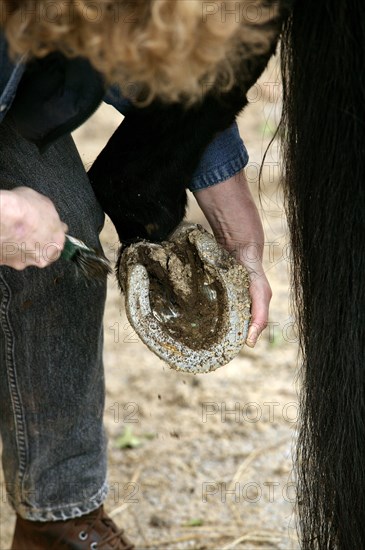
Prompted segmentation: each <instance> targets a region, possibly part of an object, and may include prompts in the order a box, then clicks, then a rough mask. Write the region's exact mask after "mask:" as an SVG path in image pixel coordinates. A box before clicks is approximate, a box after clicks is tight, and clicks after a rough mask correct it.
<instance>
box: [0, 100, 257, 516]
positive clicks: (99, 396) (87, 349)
mask: <svg viewBox="0 0 365 550" xmlns="http://www.w3.org/2000/svg"><path fill="white" fill-rule="evenodd" d="M10 113H11V111H10ZM0 151H1V154H0V188H2V189H9V190H11V189H13V188H14V187H17V186H20V185H25V186H28V187H31V188H33V189H35V190H36V191H38V192H40V193H43V194H44V195H46V196H48V197H49V198H50V199H51V200H52V201H53V202H54V204H55V206H56V208H57V210H58V213H59V215H60V217H61V219H62V220H63V221H64V222H66V223H67V224H68V227H69V233H70V234H71V235H74V236H76V237H78V238H80V239H82V240H83V241H85V242H86V243H87V244H88V245H90V246H92V247H96V248H97V247H100V246H101V245H100V241H99V233H100V231H101V229H102V227H103V224H104V213H103V211H102V209H101V207H100V205H99V204H98V202H97V201H96V199H95V196H94V194H93V191H92V189H91V186H90V184H89V180H88V178H87V175H86V173H85V170H84V168H83V165H82V162H81V159H80V157H79V155H78V152H77V150H76V147H75V145H74V143H73V141H72V139H71V137H70V136H66V137H63V138H61V139H59V140H58V141H57V142H55V144H54V145H52V146H51V147H50V148H49V150H47V152H46V153H43V154H42V155H41V154H39V152H38V149H37V148H36V147H35V146H34V145H32V144H30V143H29V142H27V141H25V140H24V139H23V138H21V137H20V136H19V135H18V134H17V132H16V130H15V129H14V128H13V126H12V123H11V114H10V115H8V116H7V117H6V118H5V120H4V122H3V123H2V124H0ZM246 162H247V154H246V153H245V149H244V146H243V144H242V141H241V140H240V138H239V135H238V132H237V128H236V127H232V128H231V129H230V130H229V131H227V132H225V133H223V134H221V135H220V136H218V137H217V138H216V140H215V141H214V142H213V144H212V145H211V146H210V147H209V149H208V150H207V152H206V154H205V156H204V158H203V160H202V164H201V166H200V167H199V168H198V170H197V172H196V174H195V176H194V179H193V181H192V185H191V189H192V190H198V189H201V188H203V187H205V186H207V185H213V184H215V183H218V182H219V181H223V180H225V179H227V178H228V177H230V176H232V175H234V174H235V173H236V172H237V171H239V170H240V169H242V168H243V166H244V165H245V163H246ZM105 297H106V281H103V283H101V284H92V283H88V282H86V281H85V279H84V278H83V277H82V276H80V275H78V273H77V271H76V268H75V267H74V265H73V264H72V263H70V262H67V261H65V260H62V259H59V260H57V262H54V263H53V264H51V265H50V266H48V267H47V268H46V269H38V268H36V267H28V268H27V269H25V270H24V271H16V270H14V269H12V268H9V267H5V266H0V430H1V436H2V440H3V455H2V462H3V468H4V473H5V480H6V486H7V492H8V495H9V499H10V502H11V504H12V505H13V507H14V509H15V510H16V511H17V512H18V513H19V514H20V515H21V516H23V517H24V518H26V519H30V520H34V521H52V520H60V519H68V518H71V517H76V516H79V515H83V514H86V513H88V512H89V511H91V510H93V509H95V508H98V507H99V506H100V504H101V503H102V502H103V500H104V499H105V496H106V492H107V482H106V463H107V458H106V437H105V432H104V428H103V411H104V373H103V361H102V350H103V323H102V321H103V313H104V306H105Z"/></svg>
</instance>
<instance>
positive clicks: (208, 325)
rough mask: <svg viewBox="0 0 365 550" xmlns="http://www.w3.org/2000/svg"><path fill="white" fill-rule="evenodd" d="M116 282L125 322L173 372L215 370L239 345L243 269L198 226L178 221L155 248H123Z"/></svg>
mask: <svg viewBox="0 0 365 550" xmlns="http://www.w3.org/2000/svg"><path fill="white" fill-rule="evenodd" d="M118 278H119V282H120V285H121V288H123V290H124V292H125V301H126V312H127V316H128V319H129V322H130V323H131V325H132V326H133V328H134V330H135V331H136V333H137V334H138V336H139V337H140V338H141V340H142V341H143V342H144V343H145V344H146V345H147V346H148V347H149V349H150V350H152V351H153V352H154V353H156V355H158V356H159V357H160V358H161V359H163V360H164V361H166V363H168V365H169V366H170V367H172V368H173V369H175V370H179V371H184V372H189V373H194V374H198V373H204V372H209V371H212V370H215V369H217V368H218V367H221V366H223V365H225V364H227V363H228V362H229V361H231V360H232V359H233V358H234V357H235V356H236V355H237V354H238V352H239V351H240V349H241V348H242V346H243V345H244V343H245V340H246V336H247V331H248V325H249V321H250V305H251V302H250V295H249V284H250V281H249V275H248V272H247V270H246V269H245V268H244V267H243V266H242V265H241V264H238V263H237V261H236V260H235V259H234V258H233V257H232V256H231V255H230V254H229V253H228V252H227V251H226V250H224V249H223V248H222V247H221V246H220V245H218V244H217V242H216V241H215V239H214V237H213V236H212V235H211V234H210V233H208V232H207V231H205V230H204V229H203V228H202V227H201V226H199V225H195V224H182V225H180V226H179V227H178V228H177V230H175V232H174V233H173V234H172V235H171V237H170V238H169V240H168V241H164V242H162V243H161V244H154V243H150V242H146V241H142V242H139V243H136V244H133V245H131V246H129V247H128V248H127V249H126V250H125V251H124V252H123V254H122V257H121V260H120V262H119V268H118Z"/></svg>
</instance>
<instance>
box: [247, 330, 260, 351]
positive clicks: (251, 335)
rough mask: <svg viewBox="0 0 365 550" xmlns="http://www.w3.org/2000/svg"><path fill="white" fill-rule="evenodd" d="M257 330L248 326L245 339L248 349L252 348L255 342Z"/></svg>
mask: <svg viewBox="0 0 365 550" xmlns="http://www.w3.org/2000/svg"><path fill="white" fill-rule="evenodd" d="M257 336H258V335H257V329H256V327H254V326H250V328H249V329H248V334H247V338H246V345H247V346H248V347H249V348H254V347H255V345H256V342H257Z"/></svg>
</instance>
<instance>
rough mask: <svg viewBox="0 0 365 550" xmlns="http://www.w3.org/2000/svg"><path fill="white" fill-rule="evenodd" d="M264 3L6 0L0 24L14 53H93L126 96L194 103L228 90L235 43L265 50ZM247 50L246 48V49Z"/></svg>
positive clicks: (248, 0) (95, 62)
mask: <svg viewBox="0 0 365 550" xmlns="http://www.w3.org/2000/svg"><path fill="white" fill-rule="evenodd" d="M274 5H275V3H273V4H272V5H271V6H269V7H268V6H267V4H266V7H264V6H263V5H262V3H261V2H259V1H258V0H241V1H239V2H231V1H227V2H205V1H202V0H133V1H132V2H131V1H126V0H3V1H2V2H1V13H0V25H1V26H2V27H3V28H4V30H5V34H6V37H7V40H8V43H9V47H10V51H11V53H12V54H13V55H19V54H24V53H28V54H29V55H31V56H37V57H41V56H44V55H46V54H48V53H49V52H51V51H53V50H59V51H61V52H63V53H65V54H66V55H68V56H84V57H87V58H88V59H89V60H90V61H91V63H92V64H93V65H94V67H95V68H96V69H98V70H99V71H101V72H102V73H103V74H104V75H105V77H106V78H107V80H108V81H109V82H117V83H118V84H119V85H120V86H121V88H122V90H123V92H124V93H125V94H126V95H127V96H131V95H133V93H131V90H132V91H133V86H134V85H137V87H138V86H139V85H142V86H144V87H145V88H146V89H147V90H148V98H149V99H152V98H154V97H160V98H162V99H165V100H168V101H176V100H179V101H181V100H182V99H184V100H188V101H194V100H196V99H198V98H199V97H201V94H202V86H203V87H204V89H207V88H209V87H211V86H212V85H213V84H217V82H219V85H220V86H224V87H226V88H227V87H229V84H230V82H231V81H232V74H233V67H234V63H235V52H236V51H237V48H236V44H238V42H240V41H241V40H242V37H244V40H245V42H248V43H251V44H252V46H253V47H259V42H260V40H259V39H258V34H257V28H258V27H259V26H260V25H261V24H262V23H264V22H265V20H267V19H269V18H270V17H271V16H272V10H273V9H275V8H273V6H274ZM240 55H242V51H241V52H240Z"/></svg>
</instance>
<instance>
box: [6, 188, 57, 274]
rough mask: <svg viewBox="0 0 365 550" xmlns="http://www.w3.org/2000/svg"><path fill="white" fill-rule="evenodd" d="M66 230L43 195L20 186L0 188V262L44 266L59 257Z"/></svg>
mask: <svg viewBox="0 0 365 550" xmlns="http://www.w3.org/2000/svg"><path fill="white" fill-rule="evenodd" d="M67 230H68V227H67V225H66V224H65V223H63V222H62V221H61V220H60V218H59V215H58V213H57V210H56V208H55V206H54V204H53V202H52V201H51V200H50V199H49V198H48V197H46V196H45V195H42V194H41V193H38V192H37V191H34V190H33V189H31V188H30V187H23V186H22V187H16V188H15V189H13V190H12V191H6V190H1V191H0V265H6V266H9V267H12V268H14V269H17V270H23V269H25V268H26V267H28V266H31V265H33V266H37V267H39V268H43V267H46V266H48V265H49V264H51V263H52V262H54V261H55V260H57V259H58V258H59V256H60V253H61V251H62V249H63V246H64V243H65V233H66V232H67Z"/></svg>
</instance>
